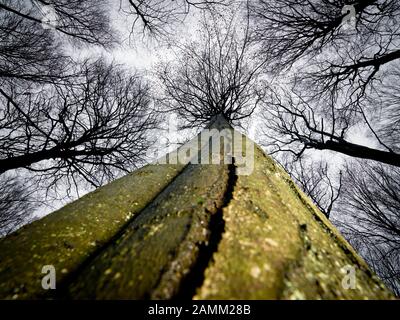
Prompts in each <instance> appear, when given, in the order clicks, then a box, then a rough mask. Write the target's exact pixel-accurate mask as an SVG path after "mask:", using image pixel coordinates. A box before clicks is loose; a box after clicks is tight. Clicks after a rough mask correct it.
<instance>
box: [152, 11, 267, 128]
mask: <svg viewBox="0 0 400 320" xmlns="http://www.w3.org/2000/svg"><path fill="white" fill-rule="evenodd" d="M235 19H238V17H237V16H236V17H235V13H232V14H231V15H228V16H224V17H223V16H217V15H207V16H205V17H204V19H203V20H202V28H201V31H200V34H199V39H198V40H194V41H191V42H188V43H184V44H183V45H181V46H179V47H178V50H177V51H176V52H175V57H176V58H175V59H174V60H173V61H172V62H169V63H165V64H163V65H162V66H160V68H159V70H158V77H159V79H160V80H161V83H162V85H163V87H164V95H163V99H162V100H161V101H162V104H163V105H164V106H165V108H166V110H167V111H174V112H177V113H178V115H179V116H180V117H182V118H183V119H185V120H186V121H187V123H188V124H189V126H201V125H204V124H205V123H208V122H209V120H210V119H211V118H212V117H214V116H215V115H217V114H223V115H224V116H225V118H226V119H227V120H228V121H231V122H238V121H240V120H242V119H244V118H246V117H248V116H250V115H251V114H252V113H253V111H254V110H255V108H256V106H257V105H258V103H259V102H260V99H261V96H262V92H263V91H262V90H261V86H260V69H261V65H262V63H260V62H258V61H257V60H255V59H254V60H252V59H251V58H252V53H253V49H252V47H251V46H250V43H249V30H248V25H245V27H243V28H242V29H239V28H237V27H235V25H234V21H236V22H237V20H235ZM246 23H248V21H245V24H246Z"/></svg>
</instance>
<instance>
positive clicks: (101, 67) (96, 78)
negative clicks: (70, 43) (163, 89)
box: [0, 60, 156, 186]
mask: <svg viewBox="0 0 400 320" xmlns="http://www.w3.org/2000/svg"><path fill="white" fill-rule="evenodd" d="M80 69H81V70H79V72H77V73H79V74H81V76H80V77H79V78H74V81H73V82H72V83H69V84H68V85H67V84H65V83H64V84H63V85H51V86H48V87H46V88H44V89H42V90H40V91H36V92H29V91H26V90H25V89H24V88H23V89H22V90H18V89H17V88H13V89H10V91H9V92H10V93H8V92H6V90H5V89H4V88H0V94H1V95H2V97H1V99H0V103H1V106H2V107H1V109H0V110H1V111H0V168H1V171H0V172H1V173H3V172H6V171H8V170H11V169H17V168H25V169H28V170H29V171H32V172H35V173H36V174H38V175H40V177H41V179H44V178H46V180H47V181H48V184H49V185H53V184H55V183H56V182H57V181H59V180H60V179H62V178H66V179H67V180H68V181H69V183H70V184H72V185H77V184H78V182H77V178H78V177H80V178H81V179H83V180H85V181H87V182H89V183H90V184H92V185H93V186H98V185H100V184H102V183H104V182H105V181H107V180H109V179H111V178H113V177H114V173H115V172H114V171H115V170H116V171H117V172H118V171H119V172H121V171H122V172H128V171H129V170H131V169H132V168H134V167H135V166H136V165H137V164H140V163H141V162H142V161H143V156H144V154H145V151H146V148H147V147H148V139H147V135H146V134H147V133H148V130H149V129H152V128H154V126H155V124H156V120H155V117H154V116H153V114H152V113H151V112H150V110H149V96H148V86H147V85H146V84H145V83H143V82H142V80H141V79H140V77H139V76H137V75H133V76H132V75H129V74H126V73H124V72H123V71H122V70H121V69H120V68H119V67H118V66H117V65H107V64H105V63H104V62H102V61H101V60H100V61H97V62H95V63H89V62H87V63H86V64H84V65H83V66H81V67H80Z"/></svg>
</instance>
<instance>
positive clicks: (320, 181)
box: [283, 158, 342, 218]
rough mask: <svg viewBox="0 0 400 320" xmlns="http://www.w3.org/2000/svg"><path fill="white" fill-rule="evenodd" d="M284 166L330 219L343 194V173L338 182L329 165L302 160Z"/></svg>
mask: <svg viewBox="0 0 400 320" xmlns="http://www.w3.org/2000/svg"><path fill="white" fill-rule="evenodd" d="M283 166H284V168H285V169H286V171H287V172H288V173H289V174H290V176H291V177H292V178H293V179H294V180H295V181H296V182H297V184H298V185H299V186H300V188H302V190H303V191H304V192H305V194H306V195H307V196H308V197H310V198H311V200H312V201H313V202H314V203H315V204H316V205H317V207H318V208H319V209H320V210H321V212H322V213H323V214H324V215H325V216H326V217H327V218H329V217H330V214H331V212H332V211H333V208H334V205H335V203H337V202H338V199H339V197H340V195H341V192H342V172H341V171H340V172H339V177H338V179H337V181H336V179H335V175H334V174H332V173H330V172H329V170H328V163H326V162H314V161H310V160H308V161H306V160H305V159H301V158H300V159H299V160H298V161H286V162H284V163H283Z"/></svg>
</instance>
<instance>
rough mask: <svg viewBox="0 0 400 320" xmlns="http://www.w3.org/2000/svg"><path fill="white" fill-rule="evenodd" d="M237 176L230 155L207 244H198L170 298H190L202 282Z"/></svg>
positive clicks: (221, 229) (220, 238)
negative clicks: (194, 258) (222, 191)
mask: <svg viewBox="0 0 400 320" xmlns="http://www.w3.org/2000/svg"><path fill="white" fill-rule="evenodd" d="M237 178H238V177H237V174H236V166H235V159H234V158H233V157H232V163H231V164H229V165H228V181H227V188H226V191H225V194H224V197H223V203H222V205H221V206H220V207H219V208H216V209H217V210H216V213H214V214H211V218H210V221H209V225H208V230H209V231H210V233H211V234H210V237H209V240H208V244H206V243H201V244H200V245H199V246H198V249H199V253H198V256H197V260H196V263H195V264H194V265H193V266H192V268H191V269H190V271H189V272H188V273H187V274H186V276H185V277H184V278H183V280H182V281H181V283H180V286H179V289H178V291H177V293H176V294H175V295H174V296H173V297H172V299H180V300H191V299H193V297H194V296H195V294H196V291H197V289H198V288H200V287H201V285H202V284H203V282H204V278H205V271H206V269H207V267H208V266H209V265H210V263H211V262H212V261H213V255H214V253H216V252H217V251H218V246H219V243H220V241H221V240H222V236H223V234H224V232H225V220H224V217H223V210H224V208H226V207H227V206H228V205H229V203H230V202H231V200H232V199H233V191H234V189H235V186H236V181H237Z"/></svg>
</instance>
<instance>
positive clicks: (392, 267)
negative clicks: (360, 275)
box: [338, 161, 400, 295]
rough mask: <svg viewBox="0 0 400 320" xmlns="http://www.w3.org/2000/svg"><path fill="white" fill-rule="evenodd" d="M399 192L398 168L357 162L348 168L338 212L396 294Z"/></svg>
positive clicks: (399, 274) (347, 230) (354, 241)
mask: <svg viewBox="0 0 400 320" xmlns="http://www.w3.org/2000/svg"><path fill="white" fill-rule="evenodd" d="M399 192H400V170H399V169H398V168H387V167H384V166H382V165H376V164H373V163H366V162H365V161H364V162H361V163H359V164H355V163H353V164H352V165H351V169H350V168H348V169H347V171H346V175H345V179H344V187H343V194H342V197H341V200H340V202H341V204H340V212H341V214H340V215H339V216H338V220H339V223H338V224H339V226H340V228H341V229H342V232H343V233H344V234H345V235H346V237H347V238H348V239H349V240H350V242H351V243H352V244H354V246H355V247H358V248H359V250H360V251H361V253H362V254H363V256H364V257H365V259H366V260H367V261H368V262H369V264H370V265H371V266H372V268H373V269H374V270H375V271H376V272H377V273H378V274H379V275H380V276H381V278H382V279H383V280H384V281H385V282H386V283H387V284H388V286H389V287H390V288H391V289H392V290H393V292H394V293H395V294H396V295H400V268H399V266H400V198H399ZM342 215H343V216H345V217H346V219H342V218H341V217H342Z"/></svg>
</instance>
